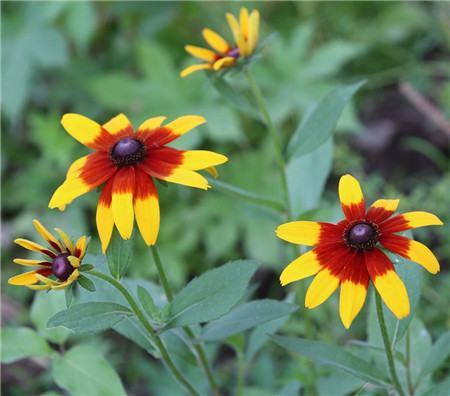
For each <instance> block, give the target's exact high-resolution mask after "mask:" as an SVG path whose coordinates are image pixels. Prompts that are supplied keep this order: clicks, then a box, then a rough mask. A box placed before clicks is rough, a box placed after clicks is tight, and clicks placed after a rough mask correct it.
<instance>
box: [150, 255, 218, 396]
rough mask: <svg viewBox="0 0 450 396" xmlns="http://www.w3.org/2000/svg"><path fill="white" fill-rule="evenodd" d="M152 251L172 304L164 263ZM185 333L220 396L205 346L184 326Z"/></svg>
mask: <svg viewBox="0 0 450 396" xmlns="http://www.w3.org/2000/svg"><path fill="white" fill-rule="evenodd" d="M151 251H152V255H153V260H154V261H155V264H156V268H157V270H158V276H159V279H160V281H161V283H162V285H163V289H164V293H165V294H166V297H167V300H168V301H169V302H171V301H172V300H173V292H172V289H171V287H170V284H169V282H168V281H167V276H166V273H165V271H164V265H163V263H162V260H161V256H160V255H159V251H158V248H157V247H156V246H152V247H151ZM183 331H184V333H185V334H186V335H187V336H188V337H189V339H190V340H191V342H192V346H193V348H194V351H195V356H196V358H197V361H198V363H199V365H200V366H201V368H202V369H203V371H204V373H205V374H206V378H207V379H208V382H209V386H210V387H211V389H212V391H213V393H214V395H220V392H219V387H218V385H217V383H216V381H215V379H214V376H213V373H212V371H211V367H210V365H209V362H208V358H207V357H206V353H205V349H204V347H203V345H202V344H200V343H199V342H198V341H197V340H196V337H195V334H194V332H193V331H192V330H191V328H190V327H189V326H183Z"/></svg>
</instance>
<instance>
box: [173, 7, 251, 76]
mask: <svg viewBox="0 0 450 396" xmlns="http://www.w3.org/2000/svg"><path fill="white" fill-rule="evenodd" d="M226 18H227V21H228V24H229V26H230V29H231V33H232V34H233V38H234V41H235V46H231V45H230V44H228V42H227V41H226V40H225V39H224V38H223V37H222V36H221V35H220V34H218V33H216V32H214V31H213V30H211V29H203V31H202V34H203V38H204V39H205V41H206V42H207V43H208V45H209V46H210V47H211V48H212V49H207V48H202V47H197V46H195V45H186V46H185V47H184V48H185V50H186V52H187V53H189V54H190V55H192V56H194V57H195V58H197V59H199V60H201V61H202V63H198V64H195V65H191V66H188V67H186V68H185V69H184V70H182V71H181V73H180V76H181V77H186V76H188V75H189V74H191V73H194V72H196V71H199V70H214V71H219V70H222V69H226V68H230V67H233V66H235V65H236V64H237V60H238V59H239V58H249V57H250V56H251V55H252V54H253V52H254V51H255V48H256V44H257V42H258V36H259V12H258V10H253V11H252V12H251V13H249V12H248V10H247V9H246V8H241V10H240V13H239V21H238V20H237V19H236V18H235V16H234V15H233V14H230V13H227V14H226Z"/></svg>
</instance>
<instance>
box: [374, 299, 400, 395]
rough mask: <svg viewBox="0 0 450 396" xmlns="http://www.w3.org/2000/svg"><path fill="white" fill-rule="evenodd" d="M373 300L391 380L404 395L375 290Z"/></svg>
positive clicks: (381, 308) (381, 306)
mask: <svg viewBox="0 0 450 396" xmlns="http://www.w3.org/2000/svg"><path fill="white" fill-rule="evenodd" d="M375 301H376V305H377V316H378V323H379V325H380V331H381V336H382V338H383V343H384V351H385V353H386V359H387V362H388V366H389V372H390V374H391V380H392V383H393V385H394V387H395V389H396V390H397V392H398V394H399V395H400V396H405V393H404V392H403V389H402V386H401V385H400V381H399V380H398V376H397V370H396V369H395V361H394V355H393V353H392V348H391V342H390V341H389V335H388V332H387V328H386V322H385V321H384V314H383V305H382V302H381V297H380V295H379V294H378V293H377V292H375Z"/></svg>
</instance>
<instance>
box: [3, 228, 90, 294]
mask: <svg viewBox="0 0 450 396" xmlns="http://www.w3.org/2000/svg"><path fill="white" fill-rule="evenodd" d="M33 224H34V227H35V228H36V230H37V232H38V233H39V234H40V235H41V236H42V238H44V239H45V241H46V242H47V244H48V246H47V247H45V246H43V245H40V244H38V243H36V242H32V241H29V240H27V239H22V238H19V239H16V240H15V241H14V242H15V243H17V244H18V245H20V246H22V247H24V248H25V249H28V250H31V251H34V252H39V253H41V254H42V255H43V259H41V260H29V259H19V258H16V259H14V262H15V263H16V264H19V265H24V266H27V267H34V268H35V269H34V270H32V271H29V272H25V273H23V274H20V275H16V276H13V277H12V278H9V280H8V283H9V284H10V285H15V286H27V287H29V288H30V289H34V290H49V289H64V288H66V287H67V286H69V285H70V284H72V283H73V282H75V281H76V280H77V279H78V277H79V276H80V271H79V267H80V265H81V262H82V260H83V257H84V255H85V253H86V247H87V238H86V237H85V236H82V237H81V238H79V239H78V241H77V243H76V244H75V245H74V244H73V243H72V241H71V240H70V238H69V237H68V236H67V234H66V233H65V232H64V231H63V230H61V229H59V228H55V231H56V232H57V234H58V236H59V239H58V238H57V237H55V236H54V235H53V234H52V233H50V232H49V231H48V230H47V229H46V228H45V227H44V226H43V225H42V224H41V223H40V222H39V221H38V220H33Z"/></svg>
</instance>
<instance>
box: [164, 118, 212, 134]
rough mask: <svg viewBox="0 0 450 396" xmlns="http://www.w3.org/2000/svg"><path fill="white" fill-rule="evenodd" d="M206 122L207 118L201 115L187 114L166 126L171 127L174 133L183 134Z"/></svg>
mask: <svg viewBox="0 0 450 396" xmlns="http://www.w3.org/2000/svg"><path fill="white" fill-rule="evenodd" d="M205 122H206V120H205V119H204V118H203V117H201V116H197V115H187V116H182V117H178V118H177V119H175V120H174V121H172V122H169V123H168V124H167V125H166V126H165V128H167V129H169V130H170V131H171V132H172V133H173V134H174V135H177V136H181V135H184V134H185V133H187V132H189V131H190V130H192V129H194V128H195V127H197V126H199V125H202V124H204V123H205Z"/></svg>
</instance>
